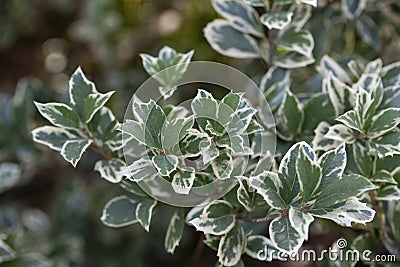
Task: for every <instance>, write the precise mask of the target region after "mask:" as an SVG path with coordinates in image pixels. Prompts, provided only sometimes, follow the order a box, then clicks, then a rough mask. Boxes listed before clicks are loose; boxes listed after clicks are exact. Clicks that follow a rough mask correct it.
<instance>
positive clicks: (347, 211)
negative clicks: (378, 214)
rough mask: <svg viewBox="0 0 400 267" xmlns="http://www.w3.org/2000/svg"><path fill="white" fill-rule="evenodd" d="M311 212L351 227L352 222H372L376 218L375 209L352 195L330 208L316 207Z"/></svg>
mask: <svg viewBox="0 0 400 267" xmlns="http://www.w3.org/2000/svg"><path fill="white" fill-rule="evenodd" d="M311 214H312V215H313V216H316V217H320V218H324V219H328V220H332V221H334V222H335V223H337V224H339V225H341V226H344V227H351V224H352V223H353V222H354V223H362V224H365V223H367V222H371V221H372V220H373V219H374V216H375V211H374V210H373V209H371V208H369V207H368V206H367V205H366V204H364V203H361V202H360V201H359V200H358V199H357V198H355V197H350V198H348V199H347V200H346V201H345V202H343V203H340V204H337V205H335V206H331V207H328V208H314V209H313V210H312V211H311Z"/></svg>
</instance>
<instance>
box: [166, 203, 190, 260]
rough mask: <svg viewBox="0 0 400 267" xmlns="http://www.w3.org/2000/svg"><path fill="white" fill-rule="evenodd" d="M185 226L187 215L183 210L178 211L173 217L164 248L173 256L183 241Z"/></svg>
mask: <svg viewBox="0 0 400 267" xmlns="http://www.w3.org/2000/svg"><path fill="white" fill-rule="evenodd" d="M184 226H185V214H184V212H183V209H176V210H175V212H174V214H173V215H172V217H171V220H170V222H169V225H168V229H167V233H166V235H165V241H164V247H165V250H166V251H167V252H168V253H171V254H173V253H174V251H175V248H176V247H177V246H178V245H179V242H180V241H181V238H182V234H183V228H184Z"/></svg>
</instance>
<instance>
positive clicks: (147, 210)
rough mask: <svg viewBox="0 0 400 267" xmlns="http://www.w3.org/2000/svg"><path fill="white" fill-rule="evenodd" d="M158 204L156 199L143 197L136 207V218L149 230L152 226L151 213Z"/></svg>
mask: <svg viewBox="0 0 400 267" xmlns="http://www.w3.org/2000/svg"><path fill="white" fill-rule="evenodd" d="M156 204H157V201H156V200H155V199H143V200H141V201H140V202H138V204H137V207H136V212H135V214H136V218H137V220H138V221H139V223H140V224H141V225H142V226H143V228H144V229H145V230H146V231H147V232H148V231H149V228H150V222H151V215H152V213H153V209H154V207H155V206H156Z"/></svg>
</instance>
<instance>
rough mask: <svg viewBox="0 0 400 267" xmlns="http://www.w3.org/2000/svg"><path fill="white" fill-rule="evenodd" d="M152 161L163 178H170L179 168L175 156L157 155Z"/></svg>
mask: <svg viewBox="0 0 400 267" xmlns="http://www.w3.org/2000/svg"><path fill="white" fill-rule="evenodd" d="M151 161H152V162H153V164H154V166H155V167H156V169H157V171H158V173H159V174H161V175H162V176H169V175H170V174H171V173H172V172H173V171H174V170H176V167H177V166H178V158H177V157H176V156H174V155H155V156H153V158H152V159H151Z"/></svg>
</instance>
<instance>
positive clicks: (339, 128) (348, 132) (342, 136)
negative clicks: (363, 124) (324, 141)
mask: <svg viewBox="0 0 400 267" xmlns="http://www.w3.org/2000/svg"><path fill="white" fill-rule="evenodd" d="M325 137H326V138H329V139H332V140H336V141H339V142H346V144H353V143H354V142H355V141H356V138H355V136H354V131H353V130H352V129H351V128H349V127H347V126H345V125H342V124H336V125H333V126H331V127H329V130H328V132H327V133H326V134H325Z"/></svg>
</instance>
